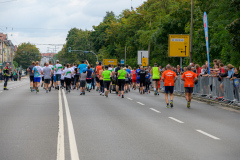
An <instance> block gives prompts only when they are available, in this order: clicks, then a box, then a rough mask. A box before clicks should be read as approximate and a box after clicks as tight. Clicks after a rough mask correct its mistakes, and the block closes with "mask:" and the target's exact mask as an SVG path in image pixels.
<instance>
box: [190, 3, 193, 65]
mask: <svg viewBox="0 0 240 160" xmlns="http://www.w3.org/2000/svg"><path fill="white" fill-rule="evenodd" d="M192 54H193V0H191V33H190V63H192Z"/></svg>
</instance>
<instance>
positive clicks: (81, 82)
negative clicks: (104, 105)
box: [80, 80, 86, 88]
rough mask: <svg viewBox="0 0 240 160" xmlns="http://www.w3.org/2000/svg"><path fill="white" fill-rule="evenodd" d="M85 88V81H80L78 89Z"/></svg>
mask: <svg viewBox="0 0 240 160" xmlns="http://www.w3.org/2000/svg"><path fill="white" fill-rule="evenodd" d="M85 86H86V81H85V80H81V81H80V87H83V88H84V87H85Z"/></svg>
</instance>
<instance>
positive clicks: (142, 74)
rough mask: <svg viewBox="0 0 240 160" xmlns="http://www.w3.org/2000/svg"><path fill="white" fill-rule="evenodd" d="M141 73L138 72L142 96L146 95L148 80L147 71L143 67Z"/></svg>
mask: <svg viewBox="0 0 240 160" xmlns="http://www.w3.org/2000/svg"><path fill="white" fill-rule="evenodd" d="M140 69H141V71H139V72H138V75H139V76H140V94H144V93H145V89H144V87H145V79H146V75H147V73H146V71H145V70H144V69H143V66H141V67H140Z"/></svg>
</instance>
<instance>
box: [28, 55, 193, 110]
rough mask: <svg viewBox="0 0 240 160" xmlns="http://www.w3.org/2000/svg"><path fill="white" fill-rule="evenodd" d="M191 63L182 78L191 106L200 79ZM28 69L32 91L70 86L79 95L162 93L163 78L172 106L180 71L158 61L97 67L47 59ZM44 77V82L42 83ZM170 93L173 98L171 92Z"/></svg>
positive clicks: (167, 101) (68, 87) (49, 90)
mask: <svg viewBox="0 0 240 160" xmlns="http://www.w3.org/2000/svg"><path fill="white" fill-rule="evenodd" d="M191 69H192V68H191V66H188V67H187V71H186V72H184V73H183V75H182V77H181V80H182V81H185V85H184V87H185V96H186V100H187V107H188V108H190V103H191V94H192V92H193V87H194V83H195V82H196V81H197V75H196V74H195V73H194V72H192V71H191ZM27 71H28V72H29V76H30V90H31V92H36V93H38V92H39V88H40V87H43V89H44V90H45V91H46V93H48V92H51V90H52V88H53V89H55V90H59V89H66V93H70V92H71V90H75V89H76V90H80V91H79V94H80V95H85V94H86V92H91V91H93V90H96V91H97V92H99V94H100V96H105V97H108V96H109V92H110V93H112V92H113V91H114V92H115V93H116V95H117V96H119V97H121V98H124V94H126V93H128V92H130V91H131V90H136V89H138V90H139V93H140V94H150V93H151V91H150V89H152V90H153V95H155V96H157V95H159V90H160V84H161V82H164V88H165V100H166V107H167V108H169V107H171V108H172V107H173V91H174V83H175V81H176V80H177V74H176V72H174V71H173V67H172V66H171V65H167V66H166V69H165V70H164V71H162V69H161V66H159V65H158V64H157V63H155V64H154V66H153V67H151V66H149V67H143V66H139V67H138V68H135V67H134V68H131V67H130V66H128V65H125V66H124V65H121V64H118V65H117V66H115V67H114V66H113V65H107V66H104V65H102V64H101V62H99V64H98V65H97V66H96V67H93V65H90V64H89V63H88V61H87V60H85V61H82V63H81V64H75V63H73V64H63V65H62V64H60V63H59V61H56V64H53V63H52V62H51V61H49V63H45V64H44V67H41V66H39V62H38V61H36V62H32V65H31V66H29V67H28V69H27ZM41 80H42V83H41ZM169 95H170V102H169V97H168V96H169Z"/></svg>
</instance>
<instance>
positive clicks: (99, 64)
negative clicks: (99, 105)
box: [96, 62, 102, 91]
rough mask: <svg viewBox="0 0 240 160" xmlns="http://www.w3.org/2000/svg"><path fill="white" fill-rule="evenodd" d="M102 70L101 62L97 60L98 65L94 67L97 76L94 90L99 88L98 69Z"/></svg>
mask: <svg viewBox="0 0 240 160" xmlns="http://www.w3.org/2000/svg"><path fill="white" fill-rule="evenodd" d="M100 70H102V63H101V62H99V63H98V66H97V67H96V72H97V77H96V83H97V89H96V91H99V89H100V81H99V71H100Z"/></svg>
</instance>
